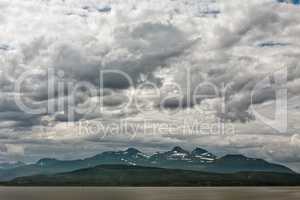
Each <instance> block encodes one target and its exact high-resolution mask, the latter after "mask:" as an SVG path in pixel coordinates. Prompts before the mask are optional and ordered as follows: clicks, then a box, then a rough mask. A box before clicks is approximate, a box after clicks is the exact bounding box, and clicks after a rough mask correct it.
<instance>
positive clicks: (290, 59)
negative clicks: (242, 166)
mask: <svg viewBox="0 0 300 200" xmlns="http://www.w3.org/2000/svg"><path fill="white" fill-rule="evenodd" d="M207 9H208V10H207ZM0 11H1V12H0V13H1V14H0V22H1V23H0V24H1V25H0V30H1V31H0V64H1V66H0V77H1V78H0V91H1V95H0V127H1V128H3V129H5V131H6V130H9V131H10V132H12V133H13V134H11V135H7V134H6V133H4V132H5V131H2V133H1V135H0V139H1V140H2V141H0V142H3V144H11V143H12V142H13V141H16V142H19V143H20V144H19V146H13V145H10V146H5V145H4V146H3V145H2V146H0V151H1V152H4V153H1V155H0V159H1V157H5V156H7V155H8V154H7V152H11V153H12V154H19V155H21V154H23V153H24V150H22V147H20V146H22V143H35V144H36V145H37V143H38V146H39V145H40V146H39V148H42V147H41V146H42V145H43V144H44V145H45V152H46V151H47V148H48V149H49V148H51V147H49V146H51V144H49V143H52V142H53V143H59V142H60V141H63V142H66V141H69V142H70V141H71V142H75V141H76V142H79V141H81V142H83V141H84V142H86V143H101V142H102V143H103V144H115V146H122V145H124V144H125V143H127V144H133V145H134V144H136V145H139V146H143V145H145V144H147V143H148V146H149V148H153V147H154V146H155V145H157V146H160V147H161V148H164V147H167V146H171V145H173V144H184V145H186V146H188V145H189V144H191V145H196V143H198V144H203V145H206V146H209V145H212V146H213V144H212V143H213V142H214V140H212V139H211V138H213V137H199V138H201V139H200V140H197V139H195V137H190V136H189V137H188V136H183V135H182V133H180V131H178V133H177V132H175V134H173V135H169V134H162V135H156V136H155V137H154V136H153V137H147V136H137V137H136V139H135V140H132V141H128V140H126V138H123V137H121V136H116V137H112V138H106V141H103V140H102V141H101V140H100V141H99V140H98V139H97V138H94V137H92V136H84V137H83V136H80V137H77V136H74V135H72V133H69V132H72V131H73V130H74V129H73V128H74V127H72V126H71V127H69V126H65V124H66V122H67V121H70V120H71V121H73V122H74V123H75V124H78V123H80V121H82V120H87V121H92V120H96V121H101V122H103V121H105V122H108V123H113V122H115V121H118V120H120V119H130V120H131V119H135V120H139V121H143V120H144V119H146V118H148V117H149V118H151V119H155V120H157V121H160V123H167V122H169V121H177V123H178V124H181V123H183V122H182V120H184V119H186V118H187V116H189V117H192V119H198V118H200V117H202V115H203V113H197V112H195V111H197V110H198V109H199V107H200V108H202V107H204V106H205V105H208V106H209V107H210V108H211V109H212V113H213V114H212V115H213V116H214V117H213V120H220V119H221V120H222V121H225V122H234V123H236V125H237V129H238V131H239V132H241V133H242V135H241V136H240V138H238V137H235V138H234V137H232V138H231V139H228V140H222V139H218V140H222V141H223V143H222V142H220V143H222V144H220V145H219V146H221V147H220V149H221V148H223V149H225V148H226V149H230V146H231V147H232V149H256V150H255V151H251V152H252V153H253V152H255V153H257V154H259V155H265V156H266V157H268V156H270V157H271V158H274V159H277V157H276V155H281V153H280V152H278V151H273V150H272V149H271V150H270V147H272V145H271V144H272V143H277V141H273V140H272V141H268V140H267V139H263V138H268V137H265V136H264V134H266V133H271V132H272V131H273V130H270V129H265V128H261V129H259V130H257V131H258V132H259V133H261V134H262V135H263V136H259V134H257V136H251V134H250V133H249V132H251V131H253V132H254V130H256V129H257V128H256V127H255V125H257V124H255V123H257V122H256V119H255V116H254V115H253V113H251V112H250V109H249V108H250V106H251V104H255V106H256V108H257V109H261V110H262V112H263V113H265V114H269V113H272V111H270V108H269V107H268V108H265V106H266V105H268V104H272V105H273V104H274V100H275V99H276V90H277V86H278V85H276V72H277V71H279V70H281V69H282V68H283V67H286V68H287V89H288V97H289V99H291V100H290V101H289V102H290V104H289V109H290V110H289V111H290V112H289V116H290V118H289V124H288V126H289V130H288V131H287V132H288V133H287V134H288V136H287V138H288V137H290V134H292V135H293V134H297V131H298V130H299V127H297V123H298V119H299V118H298V117H299V115H298V111H297V110H299V108H298V104H297V103H295V102H297V100H295V96H299V95H300V81H299V80H300V70H299V69H300V67H299V64H298V58H299V55H300V45H299V42H298V40H299V39H298V38H299V34H300V28H299V26H298V24H299V22H300V21H299V19H300V16H299V15H300V12H299V7H297V6H295V5H292V4H282V3H278V2H277V1H272V0H263V1H262V0H253V1H240V2H237V1H235V0H218V1H215V2H213V1H212V2H211V3H209V4H208V5H206V4H204V3H203V2H202V1H197V0H195V1H189V2H185V3H183V2H181V1H172V0H166V1H163V2H161V1H158V0H151V1H137V0H128V1H124V0H122V1H121V0H113V1H103V0H101V1H100V0H89V1H81V0H73V1H71V0H64V1H61V0H49V1H44V0H36V1H33V0H28V1H22V2H20V1H17V0H12V1H6V0H4V1H2V2H1V3H0ZM107 70H110V73H106V74H105V75H104V76H103V77H101V76H100V75H101V72H107ZM24 72H27V73H29V75H28V76H27V77H26V78H25V79H24V80H23V81H22V83H21V84H20V86H21V90H20V91H16V90H15V85H16V83H17V82H18V80H20V77H22V75H24ZM124 75H125V76H124ZM128 78H129V79H130V81H129V80H128ZM79 82H80V83H82V85H81V86H80V87H79V88H76V89H77V90H76V93H75V94H74V93H72V90H71V91H70V88H74V86H76V84H77V83H79ZM102 83H103V84H102ZM150 83H151V84H150ZM143 84H144V86H146V85H147V87H139V86H140V85H143ZM101 86H103V87H104V90H103V91H100V87H101ZM152 86H155V88H154V87H152ZM258 86H259V87H258ZM49 87H52V89H51V90H52V91H51V92H50V95H49ZM224 90H225V92H224ZM134 94H135V95H134ZM157 94H159V95H157ZM15 97H20V98H21V99H22V103H24V104H25V106H28V107H29V108H34V109H37V108H39V109H43V110H41V112H39V113H35V114H33V113H29V112H26V111H24V109H21V108H20V105H18V104H17V103H16V102H15V100H14V98H15ZM70 99H71V100H70ZM131 100H134V101H133V102H134V103H133V104H130V105H128V104H129V102H131ZM100 103H102V108H101V109H99V104H100ZM223 103H224V105H223ZM49 105H50V107H49ZM271 107H272V106H271ZM164 109H167V112H166V113H165V112H164V111H165V110H164ZM161 110H163V111H161ZM81 111H88V112H81ZM169 111H170V112H169ZM186 111H189V112H188V114H186V113H185V112H186ZM170 113H171V114H172V116H170ZM70 116H71V118H70ZM216 117H217V118H216ZM167 119H168V120H167ZM192 119H191V120H192ZM180 120H181V121H180ZM207 120H208V119H205V121H206V122H207ZM240 122H242V123H240ZM245 122H247V124H243V123H245ZM253 124H254V125H253ZM58 127H59V128H58ZM48 128H49V129H48ZM57 128H58V129H57ZM42 129H46V131H45V130H44V131H42V134H40V133H39V131H37V130H42ZM249 130H250V131H249ZM60 131H61V132H62V133H63V134H59V132H60ZM141 131H142V130H141ZM245 132H246V134H245ZM180 134H181V136H180ZM63 135H64V136H63ZM191 138H193V139H191ZM196 138H197V137H196ZM284 138H285V137H284ZM194 139H195V140H194ZM285 139H286V138H285ZM244 140H246V141H247V142H245V141H244ZM195 141H196V142H195ZM287 141H288V139H287ZM291 141H292V142H286V143H285V145H286V146H287V147H289V149H292V150H293V152H297V151H298V149H297V148H294V147H293V148H292V147H291V146H295V145H296V143H297V137H296V136H295V137H293V138H292V139H291ZM86 143H85V144H86ZM266 143H270V145H266ZM95 145H96V144H95ZM62 146H63V145H62ZM216 146H218V145H216ZM252 146H253V147H252ZM106 147H109V145H107V146H106ZM28 148H29V150H28V152H30V153H31V154H34V152H33V151H34V150H32V149H30V147H28ZM216 148H217V147H216ZM264 148H265V149H268V150H266V151H262V150H259V149H264ZM62 149H63V147H62ZM66 149H71V147H70V148H69V147H66ZM95 149H97V148H95V147H93V148H91V151H95ZM99 149H104V148H102V147H101V148H100V147H99ZM99 149H97V150H99ZM26 150H27V149H26ZM62 151H63V150H62ZM66 151H67V150H66ZM5 152H6V153H5ZM35 152H36V150H35ZM45 152H44V153H45ZM251 152H250V153H251ZM272 152H275V153H272ZM276 152H278V154H277V153H276ZM248 153H249V152H248ZM292 155H294V154H292ZM37 157H38V156H37ZM279 157H282V159H281V158H280V159H279V158H278V159H277V160H284V158H288V157H295V156H287V155H286V154H285V155H283V154H282V156H279ZM287 160H290V159H287Z"/></svg>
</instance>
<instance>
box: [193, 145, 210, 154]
mask: <svg viewBox="0 0 300 200" xmlns="http://www.w3.org/2000/svg"><path fill="white" fill-rule="evenodd" d="M207 152H208V151H207V150H205V149H202V148H199V147H197V148H196V149H194V150H193V151H192V154H193V155H199V154H204V153H207Z"/></svg>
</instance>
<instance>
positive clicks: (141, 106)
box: [14, 68, 287, 137]
mask: <svg viewBox="0 0 300 200" xmlns="http://www.w3.org/2000/svg"><path fill="white" fill-rule="evenodd" d="M186 72H187V74H186V80H187V82H188V83H187V86H188V87H185V88H184V89H182V88H181V85H179V84H178V83H175V82H174V83H173V82H171V83H168V87H169V88H172V92H170V93H167V94H165V93H162V91H161V88H160V87H161V86H160V85H157V84H156V83H155V82H150V81H148V80H147V81H144V82H141V83H138V84H137V83H136V81H135V80H134V79H132V78H131V77H130V75H129V74H127V73H125V72H123V71H121V70H100V71H99V85H95V84H92V83H91V82H87V81H75V80H71V81H66V79H65V77H64V76H65V74H64V72H63V71H60V70H59V71H58V72H56V71H54V70H48V71H47V72H45V73H44V75H45V77H46V78H47V99H48V101H47V103H46V104H45V103H44V104H36V103H33V100H32V98H31V97H30V96H26V94H27V93H26V92H22V87H23V86H24V85H26V84H25V82H26V80H28V79H31V78H33V77H34V76H35V75H36V74H35V72H32V71H27V72H24V73H23V74H22V75H21V76H20V77H19V78H18V79H17V81H16V82H15V94H16V95H15V98H14V101H15V103H16V105H18V107H19V109H20V110H22V111H23V112H25V113H28V114H32V115H37V116H54V119H55V116H56V115H57V114H60V115H63V116H64V122H68V123H71V124H73V125H74V123H76V126H78V130H79V133H78V134H86V135H88V134H99V135H100V137H106V136H109V135H116V134H122V135H131V136H130V137H135V136H136V134H149V133H150V134H181V135H188V134H190V135H193V134H195V135H197V134H198V135H203V134H209V135H213V134H218V135H233V134H235V128H234V123H230V122H228V121H226V120H224V119H221V118H217V120H214V121H209V120H203V119H201V117H202V118H203V117H207V116H210V115H213V116H215V115H216V113H215V111H214V108H210V109H211V110H205V112H203V108H199V107H198V106H195V105H199V104H200V105H201V103H202V102H203V100H205V99H216V98H218V99H220V101H219V103H218V104H219V105H218V107H219V108H220V111H221V112H223V113H226V106H227V100H228V97H227V96H226V94H227V90H229V89H230V87H231V85H225V84H223V86H222V87H221V88H220V85H219V84H218V85H216V84H214V83H212V82H207V81H204V82H201V83H199V84H198V85H196V86H195V85H194V86H193V87H191V83H190V82H189V81H191V79H190V73H191V72H190V70H189V68H187V70H186ZM120 79H121V80H123V83H124V84H125V85H126V87H124V88H125V89H123V90H126V91H127V92H126V101H124V102H122V103H120V104H118V105H117V109H118V110H119V111H121V113H122V112H123V113H126V111H127V110H129V109H132V108H133V107H134V109H135V111H136V112H137V113H141V114H143V113H145V114H146V113H148V112H149V106H145V102H142V101H141V99H140V96H141V95H140V92H141V91H143V90H145V89H147V90H149V91H151V94H147V97H146V99H147V102H146V104H151V105H152V103H153V102H152V101H149V99H156V100H158V104H157V105H155V106H152V107H151V106H150V107H151V108H150V110H158V111H159V112H162V113H163V114H166V115H174V116H175V115H176V113H178V112H180V111H182V110H185V112H186V113H185V114H188V112H189V109H187V108H193V109H192V110H193V111H194V112H195V111H198V113H199V115H198V117H196V118H195V119H184V120H181V121H180V122H178V121H176V122H165V121H161V122H159V123H155V122H153V121H151V120H147V119H142V120H140V121H138V122H132V121H130V120H127V119H126V117H124V116H122V117H120V118H121V119H119V120H117V122H115V121H111V122H107V121H105V119H102V120H94V121H93V120H89V119H91V118H92V117H91V116H93V115H92V113H94V112H95V111H97V112H98V113H100V114H101V113H103V112H109V110H108V111H107V110H106V107H107V106H106V105H105V97H106V96H107V94H108V93H113V92H114V90H115V89H113V88H111V87H108V86H107V85H109V84H107V83H111V81H112V80H116V81H118V80H120ZM286 85H287V69H286V68H283V69H282V70H279V71H276V72H274V73H273V74H268V75H267V76H266V77H265V78H264V79H262V80H261V81H258V82H257V84H256V85H255V87H253V88H252V91H251V104H250V106H249V112H251V114H252V115H253V116H254V117H255V119H257V120H260V121H261V122H263V123H264V124H266V125H267V126H269V127H271V128H273V129H274V130H275V131H278V132H282V133H284V132H286V130H287V87H286ZM266 87H270V88H272V89H273V90H274V93H275V97H274V102H275V116H274V118H267V117H265V116H264V114H263V113H260V112H259V110H257V109H256V106H255V105H256V104H257V102H256V100H255V95H256V92H257V91H261V90H263V89H264V88H266ZM203 91H206V92H203ZM207 91H209V92H208V93H207ZM82 93H84V94H86V95H87V96H88V98H87V99H86V101H84V103H82V102H81V103H80V104H79V103H78V98H81V97H82ZM143 98H144V99H145V96H143ZM170 101H171V102H172V103H171V104H172V106H171V107H170V106H166V104H168V102H170ZM28 102H29V103H28ZM141 102H142V103H141ZM106 103H107V102H106ZM82 105H84V106H82ZM200 107H201V106H200ZM100 118H101V117H100ZM175 118H176V117H175ZM198 118H199V119H200V120H198ZM54 123H55V120H54Z"/></svg>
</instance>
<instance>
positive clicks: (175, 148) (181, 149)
mask: <svg viewBox="0 0 300 200" xmlns="http://www.w3.org/2000/svg"><path fill="white" fill-rule="evenodd" d="M172 151H173V152H175V151H176V152H179V153H186V152H187V151H186V150H184V149H183V148H181V147H180V146H176V147H174V148H173V149H172Z"/></svg>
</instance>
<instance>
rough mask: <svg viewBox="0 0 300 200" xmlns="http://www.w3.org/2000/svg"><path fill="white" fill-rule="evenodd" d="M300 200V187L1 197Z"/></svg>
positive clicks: (8, 190)
mask: <svg viewBox="0 0 300 200" xmlns="http://www.w3.org/2000/svg"><path fill="white" fill-rule="evenodd" d="M41 199H42V200H85V199H89V200H102V199H103V200H253V199H255V200H269V199H270V200H299V199H300V188H299V187H294V188H280V187H278V188H272V187H260V188H255V187H253V188H247V187H243V188H242V187H241V188H238V187H232V188H177V187H172V188H133V187H130V188H129V187H128V188H125V187H59V188H58V187H57V188H55V187H0V200H41Z"/></svg>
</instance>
